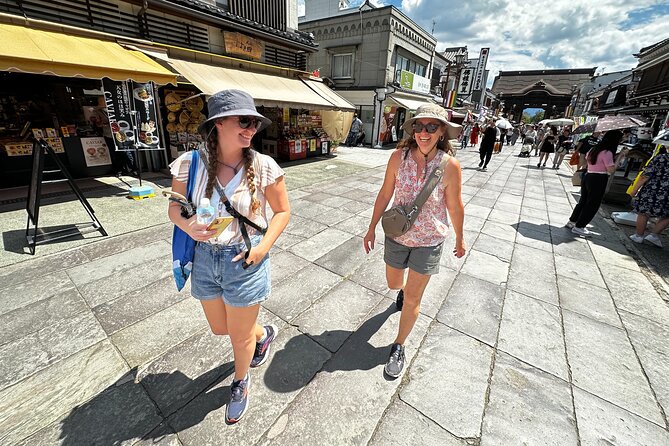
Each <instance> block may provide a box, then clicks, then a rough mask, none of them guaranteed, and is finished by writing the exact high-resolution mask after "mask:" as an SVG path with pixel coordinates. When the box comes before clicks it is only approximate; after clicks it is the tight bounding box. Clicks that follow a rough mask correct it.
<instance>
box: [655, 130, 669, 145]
mask: <svg viewBox="0 0 669 446" xmlns="http://www.w3.org/2000/svg"><path fill="white" fill-rule="evenodd" d="M653 142H654V143H655V144H663V145H665V146H666V145H669V129H665V130H662V131H661V132H660V133H658V134H657V136H656V137H655V138H654V139H653Z"/></svg>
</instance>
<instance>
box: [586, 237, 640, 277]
mask: <svg viewBox="0 0 669 446" xmlns="http://www.w3.org/2000/svg"><path fill="white" fill-rule="evenodd" d="M589 245H590V249H592V253H593V254H594V256H595V259H597V262H598V263H606V264H610V265H616V266H619V267H621V268H626V269H631V270H632V271H641V268H639V264H638V263H637V261H636V260H635V259H634V257H632V254H631V253H630V252H629V251H628V250H627V248H626V247H625V245H624V244H621V243H609V242H604V241H599V240H592V241H591V242H590V243H589Z"/></svg>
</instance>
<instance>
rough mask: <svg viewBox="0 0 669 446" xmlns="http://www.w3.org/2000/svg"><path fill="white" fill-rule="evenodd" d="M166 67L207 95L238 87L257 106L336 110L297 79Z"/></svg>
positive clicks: (181, 64) (183, 64) (188, 65)
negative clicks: (249, 96) (175, 71)
mask: <svg viewBox="0 0 669 446" xmlns="http://www.w3.org/2000/svg"><path fill="white" fill-rule="evenodd" d="M169 64H170V65H171V66H172V67H173V68H174V69H175V70H177V71H178V72H179V73H181V74H182V75H183V76H184V77H185V78H186V79H188V80H189V81H190V82H192V83H193V84H194V85H195V86H196V87H197V88H199V89H200V90H201V91H202V92H203V93H204V94H206V95H212V94H214V93H216V92H218V91H221V90H226V89H228V88H237V89H240V90H244V91H247V92H248V93H249V94H250V95H251V96H253V99H255V103H256V105H258V106H261V105H264V106H266V107H293V108H305V109H310V110H334V109H337V108H338V107H336V106H334V105H333V104H332V103H330V102H329V101H327V100H326V99H325V98H323V97H322V96H321V95H319V94H318V93H316V92H315V91H314V90H312V89H311V88H309V87H308V86H307V85H306V84H305V83H304V82H302V81H301V80H299V79H296V78H287V77H281V76H271V75H269V74H261V73H253V72H250V71H241V70H235V69H232V68H223V67H218V66H214V65H207V64H201V63H196V62H188V61H185V60H178V59H170V60H169Z"/></svg>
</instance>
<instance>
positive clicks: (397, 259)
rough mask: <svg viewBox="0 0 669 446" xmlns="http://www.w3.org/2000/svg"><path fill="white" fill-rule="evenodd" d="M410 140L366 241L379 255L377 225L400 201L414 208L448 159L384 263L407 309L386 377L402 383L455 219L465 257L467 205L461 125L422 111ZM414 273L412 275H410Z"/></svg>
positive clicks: (390, 242) (394, 164) (409, 124)
mask: <svg viewBox="0 0 669 446" xmlns="http://www.w3.org/2000/svg"><path fill="white" fill-rule="evenodd" d="M402 127H403V129H404V131H405V132H406V134H407V135H409V138H408V139H404V140H402V141H401V142H400V144H398V146H397V150H395V152H393V154H392V155H391V156H390V160H389V161H388V166H387V168H386V175H385V178H384V180H383V185H382V186H381V190H380V191H379V194H378V195H377V197H376V200H375V202H374V212H373V213H372V219H371V222H370V224H369V228H368V230H367V233H366V234H365V237H364V239H363V248H364V250H365V252H366V253H367V254H369V252H370V251H371V250H372V249H374V241H375V238H376V235H375V234H376V232H375V230H376V225H377V224H378V223H379V221H380V220H381V217H382V215H383V212H384V211H385V210H386V208H387V207H388V203H389V202H390V199H391V198H393V196H394V197H395V198H394V201H393V206H397V205H399V204H407V203H412V202H413V201H414V200H415V199H416V196H417V195H418V193H419V192H420V190H421V189H422V188H423V185H424V184H425V182H426V181H427V180H428V178H429V176H430V175H431V173H432V171H433V170H434V169H435V168H437V167H438V166H439V165H440V164H441V161H442V159H445V161H446V165H445V167H444V171H443V176H442V179H441V182H440V183H439V184H437V186H436V188H435V189H434V190H433V191H432V193H431V194H430V195H429V198H428V199H427V201H426V202H425V204H424V205H423V206H422V207H421V209H420V211H419V213H418V217H417V218H416V221H415V222H414V224H413V225H412V226H411V228H410V229H409V231H407V232H406V233H404V234H402V235H400V236H398V237H395V238H391V237H387V236H386V238H385V243H384V245H383V246H384V257H383V258H384V261H385V263H386V280H387V281H388V287H389V288H390V289H393V290H397V289H399V290H400V291H399V293H398V296H397V308H398V309H401V311H402V314H401V316H400V324H399V329H398V333H397V337H396V338H395V341H394V342H393V344H392V346H391V348H390V356H389V358H388V362H387V363H386V365H385V367H384V372H385V373H386V374H387V375H388V376H390V377H391V378H397V377H398V376H399V375H400V374H401V373H402V370H403V368H404V363H405V353H404V342H405V340H406V338H407V337H408V336H409V333H411V330H412V329H413V326H414V324H415V323H416V320H417V319H418V314H419V312H420V303H421V299H422V297H423V292H424V291H425V287H426V286H427V284H428V282H429V281H430V277H431V276H432V275H434V274H437V273H438V272H439V259H440V258H441V251H442V248H443V245H444V241H445V239H446V235H447V234H448V227H449V221H448V220H449V216H450V220H451V223H452V226H453V230H454V232H455V247H454V248H453V254H454V255H455V256H456V257H458V258H459V257H462V256H464V255H465V242H464V232H463V223H464V216H465V211H464V204H463V203H462V196H461V190H462V171H461V169H460V163H459V162H458V160H457V159H455V158H454V157H452V156H451V155H450V153H452V148H451V146H450V143H449V139H452V138H456V137H457V135H458V133H459V130H460V129H459V127H460V126H458V125H455V124H452V123H450V122H449V121H448V115H447V113H446V110H444V109H443V108H442V107H440V106H438V105H436V104H428V105H421V106H420V107H418V109H417V110H416V116H414V117H413V118H411V119H408V120H407V121H406V122H405V123H404V125H403V126H402ZM407 269H408V273H407Z"/></svg>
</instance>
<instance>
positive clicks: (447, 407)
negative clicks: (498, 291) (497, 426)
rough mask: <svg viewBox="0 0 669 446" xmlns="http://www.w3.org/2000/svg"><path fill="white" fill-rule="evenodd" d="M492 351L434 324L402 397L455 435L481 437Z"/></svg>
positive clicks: (414, 363)
mask: <svg viewBox="0 0 669 446" xmlns="http://www.w3.org/2000/svg"><path fill="white" fill-rule="evenodd" d="M492 355H493V350H492V348H490V347H489V346H487V345H485V344H483V343H481V342H479V341H477V340H475V339H472V338H470V337H469V336H466V335H463V334H462V333H458V332H457V331H455V330H452V329H450V328H448V327H446V326H444V325H441V324H439V323H437V324H434V325H432V327H431V328H430V331H429V332H428V335H427V337H426V338H425V341H424V342H423V345H422V347H421V349H420V352H419V353H418V355H417V356H416V359H415V360H414V362H413V364H412V365H411V369H410V371H409V381H408V382H407V384H406V386H405V387H404V388H403V389H402V390H401V391H400V398H401V399H402V401H404V402H405V403H407V404H409V405H410V406H412V407H414V408H415V409H417V410H418V411H420V412H421V413H422V414H424V415H426V416H428V417H429V418H430V419H432V420H433V421H434V422H436V423H437V424H439V425H440V426H441V427H442V428H444V429H446V430H447V431H449V432H450V433H452V434H453V435H455V436H457V437H463V438H467V437H478V436H479V435H480V433H481V419H482V418H483V410H484V406H485V398H486V391H487V389H488V378H489V375H490V365H491V363H492ZM445 402H447V403H446V404H444V403H445Z"/></svg>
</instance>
